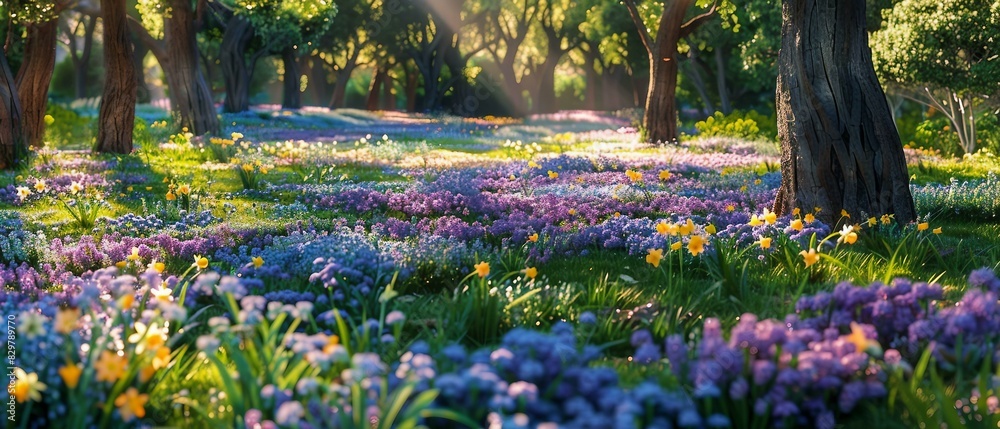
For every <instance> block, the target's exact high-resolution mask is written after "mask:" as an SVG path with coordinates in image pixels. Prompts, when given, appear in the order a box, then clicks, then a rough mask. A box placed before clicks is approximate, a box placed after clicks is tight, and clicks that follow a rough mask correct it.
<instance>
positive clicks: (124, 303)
mask: <svg viewBox="0 0 1000 429" xmlns="http://www.w3.org/2000/svg"><path fill="white" fill-rule="evenodd" d="M134 303H135V296H134V295H132V294H131V293H126V294H125V295H122V296H121V298H118V308H119V309H121V310H124V309H127V308H132V304H134Z"/></svg>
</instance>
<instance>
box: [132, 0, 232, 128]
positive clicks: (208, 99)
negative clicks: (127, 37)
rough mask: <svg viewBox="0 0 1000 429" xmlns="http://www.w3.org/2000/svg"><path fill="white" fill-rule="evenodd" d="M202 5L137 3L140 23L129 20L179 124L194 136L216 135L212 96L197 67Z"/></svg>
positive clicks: (185, 0)
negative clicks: (160, 77)
mask: <svg viewBox="0 0 1000 429" xmlns="http://www.w3.org/2000/svg"><path fill="white" fill-rule="evenodd" d="M206 4H207V3H206V0H197V8H195V7H193V6H192V4H191V0H141V1H140V2H139V9H140V13H141V17H142V22H141V23H140V22H138V21H136V20H134V19H132V20H129V26H130V28H131V29H132V30H133V31H135V33H136V34H137V35H138V36H139V37H140V38H141V39H142V41H143V43H144V44H145V45H146V47H147V48H149V50H150V52H152V53H153V56H155V57H156V61H157V62H159V63H160V67H162V68H163V74H164V76H165V77H166V81H167V86H168V87H169V89H170V105H171V109H173V111H174V112H175V114H176V115H177V119H178V120H179V125H180V126H181V127H185V128H187V129H188V130H190V131H191V132H192V133H194V134H195V135H202V134H209V133H212V134H214V133H218V132H219V118H218V115H217V114H216V111H215V105H214V103H213V101H212V93H211V91H209V89H208V83H207V82H206V81H205V76H204V74H203V73H202V69H201V67H200V66H199V65H198V63H199V55H198V44H197V39H196V36H197V32H198V28H199V27H200V26H201V24H202V19H203V15H204V13H205V8H206V7H207V6H206ZM165 10H169V13H164V11H165ZM161 37H162V38H161Z"/></svg>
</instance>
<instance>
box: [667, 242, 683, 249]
mask: <svg viewBox="0 0 1000 429" xmlns="http://www.w3.org/2000/svg"><path fill="white" fill-rule="evenodd" d="M683 245H684V243H681V242H680V241H678V242H676V243H673V244H671V245H670V250H681V247H682V246H683Z"/></svg>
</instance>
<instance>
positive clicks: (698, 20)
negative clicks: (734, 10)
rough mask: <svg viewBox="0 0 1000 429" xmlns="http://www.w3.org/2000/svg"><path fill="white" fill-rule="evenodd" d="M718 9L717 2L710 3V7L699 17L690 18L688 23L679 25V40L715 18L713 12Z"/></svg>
mask: <svg viewBox="0 0 1000 429" xmlns="http://www.w3.org/2000/svg"><path fill="white" fill-rule="evenodd" d="M718 7H719V3H718V2H713V3H712V7H711V8H709V9H708V10H707V11H706V12H705V13H703V14H701V15H698V16H696V17H694V18H691V20H690V21H688V22H685V23H684V25H681V37H680V38H682V39H683V38H685V37H687V36H689V35H691V33H693V32H694V30H697V29H698V27H700V26H701V25H702V24H704V23H706V22H708V21H709V20H710V19H712V18H714V17H715V12H716V11H717V10H718Z"/></svg>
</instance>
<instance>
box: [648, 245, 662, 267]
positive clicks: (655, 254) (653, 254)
mask: <svg viewBox="0 0 1000 429" xmlns="http://www.w3.org/2000/svg"><path fill="white" fill-rule="evenodd" d="M661 259H663V249H649V253H648V254H647V255H646V262H647V263H649V264H651V265H652V266H654V267H659V266H660V260H661Z"/></svg>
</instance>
